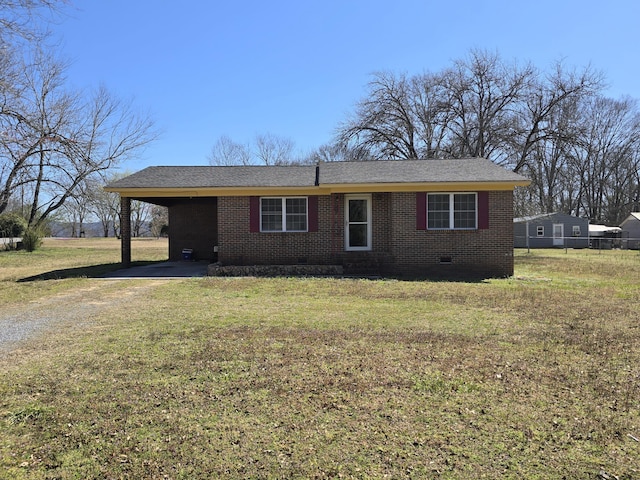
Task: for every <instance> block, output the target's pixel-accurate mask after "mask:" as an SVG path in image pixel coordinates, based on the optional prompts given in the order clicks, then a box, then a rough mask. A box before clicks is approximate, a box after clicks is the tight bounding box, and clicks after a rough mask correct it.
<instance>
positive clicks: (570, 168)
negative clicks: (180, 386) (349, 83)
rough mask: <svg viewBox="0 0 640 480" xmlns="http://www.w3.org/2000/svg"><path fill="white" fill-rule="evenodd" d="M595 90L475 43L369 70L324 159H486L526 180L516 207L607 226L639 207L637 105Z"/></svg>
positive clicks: (576, 78)
mask: <svg viewBox="0 0 640 480" xmlns="http://www.w3.org/2000/svg"><path fill="white" fill-rule="evenodd" d="M604 89H605V83H604V76H603V75H602V74H600V73H598V72H596V71H594V70H592V69H591V68H584V69H582V70H575V69H568V68H566V67H565V66H564V65H563V64H562V63H558V64H556V65H554V67H553V69H551V70H549V71H542V70H539V69H537V68H535V67H533V66H532V65H531V64H526V65H518V64H516V63H508V62H505V61H504V60H502V59H501V57H500V56H499V55H498V54H495V53H489V52H486V51H477V50H474V51H471V52H470V54H469V55H468V57H467V58H465V59H462V60H458V61H455V62H453V65H452V66H451V67H450V68H447V69H445V70H443V71H441V72H437V73H424V74H421V75H413V76H408V75H402V74H394V73H379V74H376V75H374V77H373V80H372V81H371V82H370V84H369V87H368V93H367V96H366V97H365V98H364V99H362V100H361V101H360V102H358V104H357V106H356V108H355V111H354V113H353V115H352V117H351V118H349V119H348V120H346V121H345V122H344V123H342V124H341V125H340V126H339V128H338V134H337V136H336V141H335V143H334V145H333V146H329V147H325V152H328V153H329V156H328V158H326V159H331V155H332V154H333V156H334V157H335V156H336V152H337V156H340V154H341V152H342V154H343V156H346V157H350V158H352V159H358V158H374V159H394V160H395V159H397V160H401V159H417V158H459V157H486V158H489V159H491V160H493V161H494V162H496V163H498V164H500V165H504V166H505V167H507V168H509V169H512V170H513V171H515V172H519V173H521V174H523V175H525V176H527V177H529V178H530V179H531V180H532V184H531V186H530V187H529V188H527V189H519V191H518V192H517V201H516V213H517V214H518V215H524V214H533V213H550V212H556V211H557V212H565V213H568V214H571V215H576V216H580V217H587V218H589V219H590V220H591V221H592V222H602V223H609V224H613V225H617V224H619V223H620V222H621V221H622V220H623V219H624V218H626V217H627V216H628V214H629V213H630V212H631V211H638V210H640V208H639V207H640V205H639V204H640V170H639V169H640V151H639V148H638V147H639V145H640V143H639V142H640V112H639V110H638V104H637V101H636V100H635V99H631V98H621V99H613V98H609V97H607V96H605V95H604V93H603V92H604ZM318 154H319V155H318V156H319V158H323V151H322V150H321V151H319V152H318ZM324 156H325V157H327V155H326V154H325V155H324Z"/></svg>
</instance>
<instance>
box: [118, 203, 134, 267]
mask: <svg viewBox="0 0 640 480" xmlns="http://www.w3.org/2000/svg"><path fill="white" fill-rule="evenodd" d="M120 246H121V249H122V267H123V268H129V267H130V266H131V199H130V198H129V197H120Z"/></svg>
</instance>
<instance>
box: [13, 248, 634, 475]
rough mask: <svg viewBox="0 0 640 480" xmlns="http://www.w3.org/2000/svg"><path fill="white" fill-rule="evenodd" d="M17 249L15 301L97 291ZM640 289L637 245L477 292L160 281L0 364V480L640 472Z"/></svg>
mask: <svg viewBox="0 0 640 480" xmlns="http://www.w3.org/2000/svg"><path fill="white" fill-rule="evenodd" d="M47 248H52V247H47V246H46V245H45V249H44V250H43V255H45V254H47ZM107 250H108V249H107ZM112 253H113V252H112ZM117 254H118V252H117V250H116V251H115V254H114V255H115V257H116V258H117ZM51 255H53V253H51ZM56 255H59V257H58V258H59V260H52V261H51V264H49V266H48V267H47V268H48V269H50V270H59V269H62V268H77V267H79V266H82V265H83V264H84V265H85V266H86V265H91V262H90V261H89V260H90V258H89V257H88V256H83V258H82V259H79V258H78V257H77V252H76V250H75V249H67V251H66V253H64V254H63V253H59V254H58V253H56V254H55V255H53V256H56ZM85 257H86V258H85ZM11 258H13V259H15V262H17V263H20V262H24V264H23V266H22V267H20V268H22V269H23V270H22V271H23V273H21V274H18V275H15V274H12V275H9V276H10V277H11V278H10V279H5V280H3V282H4V284H5V285H8V284H12V282H13V283H14V284H15V285H14V286H13V287H12V288H14V290H13V293H12V297H11V298H7V297H6V296H4V295H2V294H0V302H5V304H7V305H12V306H15V305H16V304H19V303H18V302H20V301H22V300H19V299H16V296H17V297H20V295H22V297H24V298H27V299H33V298H34V296H35V295H36V292H34V291H32V290H30V285H31V284H33V283H37V284H41V285H42V286H43V287H44V288H43V289H40V290H38V291H39V292H40V293H39V294H40V296H45V297H46V296H52V295H58V294H60V292H61V291H65V290H67V291H72V290H74V289H78V288H87V287H88V286H91V287H94V286H96V285H100V284H99V283H97V282H100V281H98V280H93V279H91V278H76V279H63V280H53V279H51V280H38V281H36V282H17V281H16V280H18V279H19V278H22V277H23V276H34V275H41V274H43V273H46V269H44V270H43V269H42V268H41V267H38V266H37V265H35V264H33V263H30V262H29V260H30V259H33V258H35V257H26V259H23V257H20V256H13V257H6V256H0V262H3V264H2V265H3V266H5V265H9V264H11V263H12V262H14V260H11ZM134 258H135V256H134ZM100 262H105V263H107V260H102V259H101V260H100ZM58 264H60V265H62V266H60V265H58ZM638 279H640V255H639V254H638V252H629V251H609V252H601V253H599V252H596V251H590V250H575V251H573V250H569V251H568V252H566V253H565V251H564V250H559V251H555V250H544V251H533V253H531V254H527V253H526V252H525V251H517V252H516V275H515V276H514V277H513V278H511V279H503V280H490V281H486V282H480V283H464V282H404V281H395V280H380V281H370V280H354V279H290V278H275V279H256V278H239V279H234V278H220V279H214V278H208V279H187V280H175V281H174V280H172V281H166V282H157V281H155V283H153V282H154V281H148V282H149V283H148V285H152V288H148V289H141V290H140V291H139V293H136V294H135V295H130V296H129V301H128V302H126V303H118V304H114V305H109V304H108V303H107V304H105V306H104V308H103V310H102V311H101V313H100V314H98V315H95V316H94V317H93V318H90V319H87V321H86V322H85V323H84V324H83V325H82V326H78V327H73V326H68V327H67V328H64V329H62V330H60V331H58V332H50V333H49V334H48V335H46V336H43V337H41V338H38V339H34V340H33V341H32V342H30V343H28V344H25V345H22V346H21V348H20V349H19V350H14V351H13V352H11V353H8V354H6V355H5V356H4V357H0V368H1V370H0V472H2V471H5V472H7V473H6V474H5V477H6V478H16V479H41V478H62V479H71V478H96V479H98V478H172V479H173V478H176V479H178V478H384V477H386V478H443V479H444V478H597V475H598V474H599V472H601V471H604V472H607V473H608V474H609V475H617V476H618V477H619V478H626V479H630V478H638V477H640V467H639V464H640V462H639V461H638V459H639V458H640V443H638V442H637V441H636V440H635V439H634V438H636V439H637V438H638V437H640V414H639V407H640V400H639V399H640V362H639V361H640V323H639V314H638V312H639V311H640V309H639V307H640V297H639V295H638V293H639V283H638V282H639V280H638ZM119 282H121V283H120V284H118V283H110V284H109V285H111V287H109V288H110V291H113V290H117V289H116V288H115V286H117V285H121V286H122V289H124V290H126V289H127V288H129V289H132V288H134V286H136V287H140V286H143V285H147V283H145V281H142V282H140V281H137V282H136V283H135V284H132V283H127V281H119ZM99 288H106V287H99ZM23 289H26V290H25V291H26V292H27V293H23V294H21V292H22V290H23ZM0 305H1V303H0ZM0 477H1V475H0ZM2 478H4V477H2Z"/></svg>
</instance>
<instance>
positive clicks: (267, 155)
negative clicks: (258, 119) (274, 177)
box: [208, 133, 299, 165]
mask: <svg viewBox="0 0 640 480" xmlns="http://www.w3.org/2000/svg"><path fill="white" fill-rule="evenodd" d="M294 147H295V143H294V142H293V140H291V139H288V138H286V137H279V136H277V135H274V134H272V133H266V134H260V135H256V136H255V139H254V145H253V149H252V146H251V145H242V144H240V143H237V142H234V141H233V140H232V139H231V138H229V137H227V136H226V135H223V136H221V137H220V138H218V140H216V143H215V144H214V145H213V147H212V149H211V152H210V153H209V157H208V158H209V164H210V165H286V164H291V163H299V160H298V159H297V158H294V156H293V150H294ZM252 150H253V152H252Z"/></svg>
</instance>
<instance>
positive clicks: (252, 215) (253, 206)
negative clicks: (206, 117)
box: [249, 197, 260, 232]
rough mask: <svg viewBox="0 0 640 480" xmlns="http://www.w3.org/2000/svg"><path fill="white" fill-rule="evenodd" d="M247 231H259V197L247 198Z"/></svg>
mask: <svg viewBox="0 0 640 480" xmlns="http://www.w3.org/2000/svg"><path fill="white" fill-rule="evenodd" d="M249 231H250V232H259V231H260V197H249Z"/></svg>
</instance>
